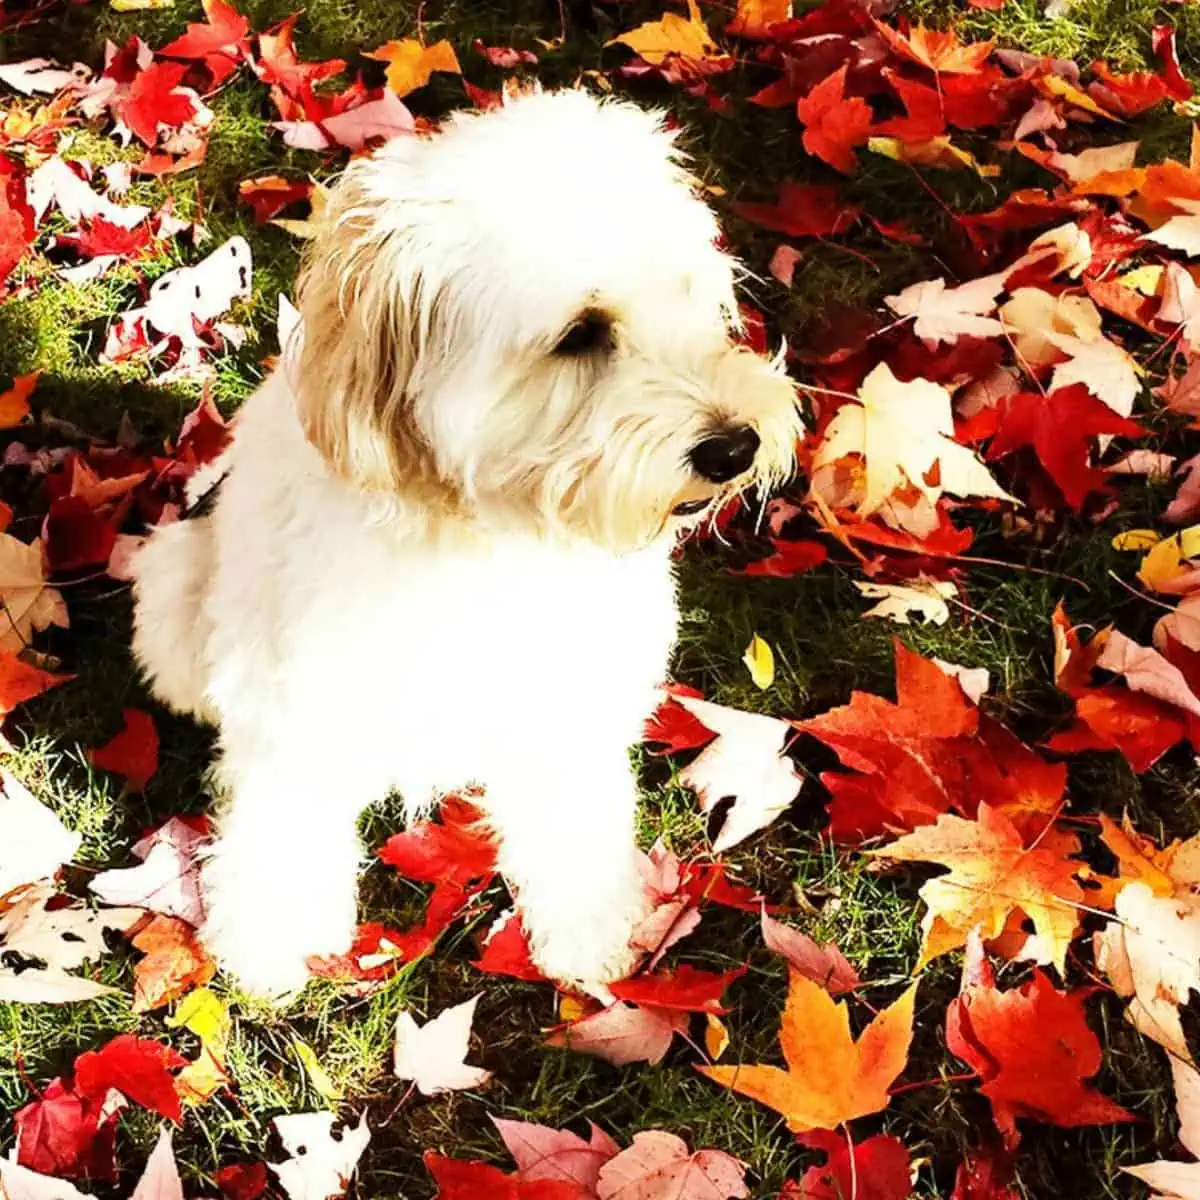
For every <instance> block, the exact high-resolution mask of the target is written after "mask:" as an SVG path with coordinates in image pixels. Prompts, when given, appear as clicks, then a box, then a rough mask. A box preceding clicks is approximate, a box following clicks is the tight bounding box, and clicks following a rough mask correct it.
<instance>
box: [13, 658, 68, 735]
mask: <svg viewBox="0 0 1200 1200" xmlns="http://www.w3.org/2000/svg"><path fill="white" fill-rule="evenodd" d="M74 678H75V676H74V675H52V674H51V673H50V672H49V671H43V670H42V669H41V667H35V666H33V665H32V664H30V663H27V662H23V661H22V660H21V659H19V658H18V657H17V656H16V655H15V654H13V653H12V652H11V651H9V650H0V719H3V718H4V717H6V716H7V715H8V714H9V713H10V712H12V710H13V709H14V708H16V707H17V705H18V704H24V703H25V701H26V700H32V699H33V698H34V697H35V696H40V695H41V694H42V693H43V692H47V691H49V690H50V689H51V688H52V687H58V685H59V684H60V683H68V682H69V681H70V680H72V679H74Z"/></svg>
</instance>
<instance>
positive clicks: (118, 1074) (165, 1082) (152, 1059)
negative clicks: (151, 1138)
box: [74, 1033, 187, 1122]
mask: <svg viewBox="0 0 1200 1200" xmlns="http://www.w3.org/2000/svg"><path fill="white" fill-rule="evenodd" d="M185 1066H187V1059H186V1058H184V1057H183V1055H181V1054H179V1053H178V1052H177V1051H176V1050H173V1049H172V1048H171V1047H170V1046H167V1045H164V1044H163V1043H162V1042H155V1041H152V1040H151V1039H149V1038H139V1037H135V1036H134V1035H133V1034H132V1033H122V1034H120V1035H118V1036H117V1037H115V1038H113V1040H112V1041H111V1042H109V1043H107V1045H104V1046H102V1047H101V1048H100V1049H99V1050H89V1051H88V1052H87V1053H86V1054H81V1055H80V1056H79V1057H78V1058H77V1059H76V1060H75V1070H74V1075H75V1090H76V1091H77V1092H78V1093H79V1094H80V1095H82V1096H88V1097H90V1098H92V1099H100V1098H103V1097H104V1096H105V1095H106V1094H107V1093H108V1090H109V1088H116V1089H117V1091H119V1092H120V1093H121V1094H122V1095H124V1096H128V1097H129V1099H130V1100H132V1101H133V1102H134V1103H135V1104H140V1105H141V1106H142V1107H143V1108H148V1109H150V1111H151V1112H156V1113H158V1115H159V1116H160V1117H166V1118H167V1120H169V1121H176V1122H179V1121H182V1120H183V1108H182V1106H181V1105H180V1102H179V1093H178V1092H177V1091H176V1090H175V1080H174V1078H173V1077H172V1075H171V1072H172V1071H177V1070H179V1069H180V1068H181V1067H185Z"/></svg>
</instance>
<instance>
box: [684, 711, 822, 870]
mask: <svg viewBox="0 0 1200 1200" xmlns="http://www.w3.org/2000/svg"><path fill="white" fill-rule="evenodd" d="M675 700H676V702H677V703H678V704H680V705H681V706H682V707H684V708H686V709H687V710H688V712H690V713H691V714H692V716H694V717H696V718H697V720H699V721H700V722H702V723H703V725H704V726H705V727H706V728H708V729H711V730H712V731H713V732H714V733H716V734H717V735H718V736H717V738H716V739H715V740H714V741H713V742H711V743H710V744H709V745H708V746H706V747H705V748H704V750H702V751H701V752H700V756H699V757H698V758H697V759H696V760H695V761H694V762H692V763H689V764H688V766H686V767H685V768H684V769H683V770H682V771H681V772H680V774H679V778H680V780H681V782H682V783H684V784H685V785H686V786H687V787H690V788H691V789H692V790H693V791H694V792H695V793H696V794H697V795H698V796H699V797H700V807H701V809H702V810H703V811H704V812H706V813H711V812H712V811H713V809H715V808H716V807H717V805H718V804H720V802H721V801H722V800H725V799H728V798H732V800H733V803H732V805H731V806H730V807H729V808H728V809H727V810H726V813H725V820H724V823H723V824H722V826H721V830H720V832H719V833H718V834H717V836H716V839H715V840H714V842H713V850H714V852H715V853H717V854H720V853H722V852H723V851H725V850H728V849H729V848H730V847H731V846H736V845H737V844H738V843H739V842H742V841H744V840H745V839H746V838H748V837H749V836H750V835H751V834H752V833H757V832H758V831H759V830H760V829H765V828H766V827H767V826H768V825H770V824H771V822H772V821H774V820H775V819H776V817H778V816H779V815H780V813H782V812H784V811H785V810H786V809H787V808H788V807H789V806H790V805H791V803H792V801H793V800H795V798H796V796H797V795H799V793H800V786H801V782H802V781H801V779H800V777H799V776H798V775H797V774H796V768H795V765H794V764H793V763H792V760H791V759H790V758H788V756H787V755H786V754H785V753H784V748H785V745H786V743H787V740H788V736H789V733H790V728H789V726H788V724H787V723H786V722H785V721H779V720H776V719H775V718H774V717H764V716H760V715H759V714H757V713H748V712H742V711H740V710H739V709H736V708H726V707H725V706H724V705H721V704H711V703H709V702H708V701H707V700H697V699H695V698H693V697H691V696H682V695H680V696H676V697H675Z"/></svg>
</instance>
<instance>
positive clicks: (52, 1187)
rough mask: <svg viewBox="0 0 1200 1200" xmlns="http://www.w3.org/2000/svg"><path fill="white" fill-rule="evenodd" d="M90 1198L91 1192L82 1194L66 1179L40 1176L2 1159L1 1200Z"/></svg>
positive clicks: (0, 1164) (0, 1165)
mask: <svg viewBox="0 0 1200 1200" xmlns="http://www.w3.org/2000/svg"><path fill="white" fill-rule="evenodd" d="M13 1154H14V1156H15V1154H16V1151H15V1150H14V1151H13ZM90 1197H91V1193H90V1192H81V1191H80V1190H79V1189H78V1188H77V1187H76V1186H75V1185H74V1184H73V1183H68V1182H67V1181H66V1180H65V1179H52V1178H51V1177H50V1176H49V1175H39V1174H38V1173H37V1172H36V1171H30V1170H29V1169H28V1168H27V1167H22V1166H18V1165H17V1163H16V1161H15V1160H14V1159H8V1158H0V1200H90Z"/></svg>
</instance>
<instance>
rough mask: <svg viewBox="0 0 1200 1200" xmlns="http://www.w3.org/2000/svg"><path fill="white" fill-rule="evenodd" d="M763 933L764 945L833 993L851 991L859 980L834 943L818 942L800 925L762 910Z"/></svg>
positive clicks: (857, 985)
mask: <svg viewBox="0 0 1200 1200" xmlns="http://www.w3.org/2000/svg"><path fill="white" fill-rule="evenodd" d="M762 935H763V941H764V942H765V943H766V946H767V949H768V950H770V951H771V953H772V954H778V955H779V956H780V958H783V959H785V960H786V962H787V964H788V966H790V967H792V968H793V969H794V970H796V971H797V972H799V973H800V974H801V975H803V976H804V978H805V979H811V980H812V981H813V983H819V984H820V985H821V987H823V988H824V989H825V990H826V991H827V992H829V994H830V995H832V996H840V995H842V993H844V992H852V991H854V989H855V988H857V987H859V986H860V985H861V984H862V980H861V979H859V977H858V972H857V971H856V970H855V969H854V968H853V967H852V966H851V965H850V964H849V963H848V962H847V961H846V957H845V955H844V954H842V952H841V951H840V950H839V949H838V948H837V947H836V946H835V945H833V943H832V942H831V943H829V944H828V945H825V946H821V945H818V944H817V943H816V942H814V941H813V939H812V938H810V937H809V936H808V935H807V934H805V933H801V932H800V930H799V929H793V928H792V927H791V926H789V925H785V924H784V923H783V922H782V921H776V920H775V919H774V918H773V917H771V916H768V914H767V911H766V909H764V910H763V914H762Z"/></svg>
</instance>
